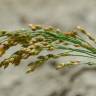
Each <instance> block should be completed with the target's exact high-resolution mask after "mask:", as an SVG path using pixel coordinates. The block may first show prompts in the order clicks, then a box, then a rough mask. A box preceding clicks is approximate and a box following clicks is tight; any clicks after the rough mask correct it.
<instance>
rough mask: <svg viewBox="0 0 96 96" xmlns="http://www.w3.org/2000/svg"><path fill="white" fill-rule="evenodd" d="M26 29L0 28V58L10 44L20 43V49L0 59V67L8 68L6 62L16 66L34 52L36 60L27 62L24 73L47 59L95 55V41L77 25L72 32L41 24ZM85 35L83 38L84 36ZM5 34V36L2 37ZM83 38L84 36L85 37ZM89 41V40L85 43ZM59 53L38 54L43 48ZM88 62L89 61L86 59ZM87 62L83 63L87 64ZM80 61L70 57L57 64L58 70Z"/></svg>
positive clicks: (95, 56)
mask: <svg viewBox="0 0 96 96" xmlns="http://www.w3.org/2000/svg"><path fill="white" fill-rule="evenodd" d="M29 26H30V28H29V29H23V30H16V31H14V32H9V31H4V30H3V31H0V57H2V56H3V55H4V53H5V52H6V51H7V50H8V49H9V48H10V47H12V46H15V45H17V44H20V45H22V48H21V49H20V50H19V51H16V52H15V53H13V54H12V55H11V56H10V57H9V58H7V59H4V60H3V61H1V62H0V67H4V69H5V68H7V67H8V65H9V64H14V65H19V64H20V62H21V60H22V59H27V58H28V57H30V56H35V55H37V60H36V61H34V62H31V63H30V64H28V67H29V70H28V71H27V73H29V72H32V71H34V70H35V69H36V68H38V67H39V66H41V65H42V64H44V63H45V62H46V61H48V60H49V59H56V58H60V57H66V56H68V57H69V56H74V57H75V56H80V57H87V58H93V59H95V58H96V48H95V46H93V45H95V44H96V40H95V39H94V38H93V37H92V36H91V35H90V34H89V32H87V31H85V30H84V29H83V28H81V27H79V26H78V27H76V28H75V29H74V30H73V31H71V32H62V31H60V30H59V29H56V28H53V27H48V26H47V27H44V26H40V25H32V24H30V25H29ZM83 36H84V38H83ZM3 37H4V38H3ZM85 37H86V39H85ZM88 39H89V41H91V42H92V43H93V44H92V43H90V42H88ZM61 49H62V52H61V53H57V54H47V55H39V53H40V52H41V51H42V50H48V51H53V50H61ZM88 63H89V64H90V62H88ZM88 63H86V64H88ZM75 64H80V61H79V60H77V61H75V60H73V61H71V60H70V62H68V63H66V64H65V63H60V64H57V65H56V68H57V69H61V68H63V67H65V66H68V65H75Z"/></svg>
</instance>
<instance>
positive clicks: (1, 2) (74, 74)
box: [0, 0, 96, 96]
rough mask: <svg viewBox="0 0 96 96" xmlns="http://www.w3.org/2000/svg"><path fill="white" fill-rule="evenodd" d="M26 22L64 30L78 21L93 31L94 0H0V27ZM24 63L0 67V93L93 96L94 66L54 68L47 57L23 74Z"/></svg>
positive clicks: (12, 95) (95, 92)
mask: <svg viewBox="0 0 96 96" xmlns="http://www.w3.org/2000/svg"><path fill="white" fill-rule="evenodd" d="M30 23H33V24H42V25H52V26H54V27H57V28H60V29H61V30H64V31H69V30H72V29H73V28H74V27H75V26H77V25H81V26H83V27H84V28H85V29H86V30H88V31H91V32H94V33H96V32H95V30H96V0H0V28H1V29H8V30H15V29H20V28H22V27H27V26H28V24H30ZM10 52H11V51H10ZM82 59H83V58H82ZM27 62H28V61H26V63H27ZM24 63H25V62H23V63H22V64H21V65H20V66H18V67H15V68H14V67H13V66H9V68H7V69H6V70H3V69H1V70H0V96H96V68H89V67H88V66H78V67H72V68H68V69H64V70H62V71H58V70H55V69H54V68H53V67H52V66H51V63H54V62H53V61H51V62H49V64H46V65H45V66H43V67H42V68H41V69H39V70H36V71H35V72H33V73H31V74H25V71H26V68H25V67H24Z"/></svg>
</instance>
